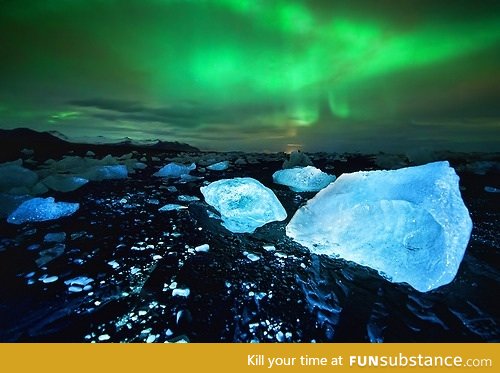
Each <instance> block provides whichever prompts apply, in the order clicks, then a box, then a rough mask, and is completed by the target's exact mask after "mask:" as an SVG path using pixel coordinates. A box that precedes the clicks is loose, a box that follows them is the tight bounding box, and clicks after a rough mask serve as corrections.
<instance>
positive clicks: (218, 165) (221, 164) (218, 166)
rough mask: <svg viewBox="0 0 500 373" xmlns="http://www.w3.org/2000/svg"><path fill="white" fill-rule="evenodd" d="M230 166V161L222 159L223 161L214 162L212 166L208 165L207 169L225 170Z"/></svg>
mask: <svg viewBox="0 0 500 373" xmlns="http://www.w3.org/2000/svg"><path fill="white" fill-rule="evenodd" d="M228 167H229V161H222V162H217V163H214V164H212V165H210V166H207V170H210V171H224V170H227V168H228Z"/></svg>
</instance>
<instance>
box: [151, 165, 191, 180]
mask: <svg viewBox="0 0 500 373" xmlns="http://www.w3.org/2000/svg"><path fill="white" fill-rule="evenodd" d="M195 168H196V164H194V163H192V164H190V165H189V166H184V165H182V164H178V163H173V162H172V163H169V164H167V165H166V166H163V167H162V168H161V169H160V170H159V171H158V172H155V173H154V174H153V176H159V177H171V178H179V177H182V176H183V175H187V174H189V173H190V172H191V171H192V170H194V169H195Z"/></svg>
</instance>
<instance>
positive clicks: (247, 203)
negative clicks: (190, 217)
mask: <svg viewBox="0 0 500 373" xmlns="http://www.w3.org/2000/svg"><path fill="white" fill-rule="evenodd" d="M201 193H202V194H203V196H204V197H205V201H206V202H207V203H208V204H209V205H211V206H213V207H215V209H216V210H217V211H218V212H219V213H220V215H221V218H222V225H224V227H226V228H227V229H229V230H230V231H231V232H234V233H252V232H253V231H255V229H257V228H258V227H261V226H263V225H264V224H267V223H270V222H272V221H281V220H284V219H286V216H287V215H286V211H285V209H284V208H283V206H282V205H281V203H280V201H279V200H278V198H276V196H275V195H274V193H273V191H272V190H271V189H269V188H266V187H265V186H264V185H262V184H261V183H260V182H259V181H257V180H255V179H252V178H250V177H242V178H234V179H222V180H218V181H215V182H213V183H211V184H209V185H208V186H206V187H202V188H201Z"/></svg>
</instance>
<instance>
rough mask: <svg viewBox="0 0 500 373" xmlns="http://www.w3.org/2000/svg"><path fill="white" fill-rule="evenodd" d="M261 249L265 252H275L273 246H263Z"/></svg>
mask: <svg viewBox="0 0 500 373" xmlns="http://www.w3.org/2000/svg"><path fill="white" fill-rule="evenodd" d="M263 248H264V250H266V251H275V250H276V247H275V246H274V245H264V246H263Z"/></svg>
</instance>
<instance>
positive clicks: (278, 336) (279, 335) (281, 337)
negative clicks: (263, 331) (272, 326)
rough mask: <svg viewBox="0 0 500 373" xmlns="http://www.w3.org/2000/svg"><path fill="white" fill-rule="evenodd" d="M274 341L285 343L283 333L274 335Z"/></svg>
mask: <svg viewBox="0 0 500 373" xmlns="http://www.w3.org/2000/svg"><path fill="white" fill-rule="evenodd" d="M276 340H277V341H278V342H284V341H285V335H284V334H283V332H282V331H281V330H280V331H279V332H278V333H276Z"/></svg>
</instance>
